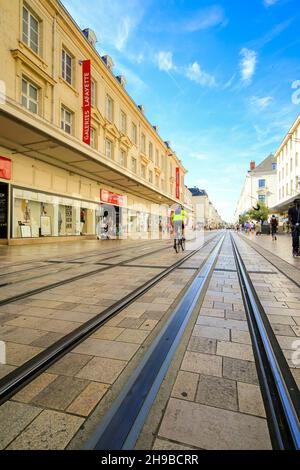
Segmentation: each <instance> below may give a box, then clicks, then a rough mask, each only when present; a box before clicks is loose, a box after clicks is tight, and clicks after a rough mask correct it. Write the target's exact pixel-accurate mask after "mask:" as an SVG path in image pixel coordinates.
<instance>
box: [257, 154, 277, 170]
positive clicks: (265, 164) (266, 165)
mask: <svg viewBox="0 0 300 470" xmlns="http://www.w3.org/2000/svg"><path fill="white" fill-rule="evenodd" d="M276 162H277V159H276V157H275V156H274V155H273V154H272V153H271V154H270V155H269V156H268V157H267V158H265V159H264V160H263V161H262V162H261V163H260V164H259V165H257V167H256V168H255V169H254V170H252V171H251V173H256V172H261V173H263V172H268V171H274V172H275V171H276V169H275V170H274V169H273V168H272V164H273V163H276Z"/></svg>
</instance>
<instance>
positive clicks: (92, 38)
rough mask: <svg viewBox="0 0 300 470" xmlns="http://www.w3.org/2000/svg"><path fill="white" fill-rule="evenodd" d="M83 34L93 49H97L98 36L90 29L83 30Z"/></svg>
mask: <svg viewBox="0 0 300 470" xmlns="http://www.w3.org/2000/svg"><path fill="white" fill-rule="evenodd" d="M82 32H83V34H84V35H85V37H86V38H87V40H88V41H89V43H90V45H91V46H92V47H96V42H97V36H96V34H95V33H94V31H93V30H92V29H90V28H86V29H83V30H82Z"/></svg>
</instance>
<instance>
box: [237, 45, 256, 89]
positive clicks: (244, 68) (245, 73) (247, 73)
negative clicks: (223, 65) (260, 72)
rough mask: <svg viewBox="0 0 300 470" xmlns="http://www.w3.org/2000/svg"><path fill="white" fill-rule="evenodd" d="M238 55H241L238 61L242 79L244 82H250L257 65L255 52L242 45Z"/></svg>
mask: <svg viewBox="0 0 300 470" xmlns="http://www.w3.org/2000/svg"><path fill="white" fill-rule="evenodd" d="M240 55H241V56H242V59H241V61H240V70H241V76H242V80H243V81H244V82H250V81H251V79H252V77H253V75H254V73H255V69H256V65H257V53H256V52H255V51H252V50H251V49H247V48H245V47H244V48H243V49H242V50H241V52H240Z"/></svg>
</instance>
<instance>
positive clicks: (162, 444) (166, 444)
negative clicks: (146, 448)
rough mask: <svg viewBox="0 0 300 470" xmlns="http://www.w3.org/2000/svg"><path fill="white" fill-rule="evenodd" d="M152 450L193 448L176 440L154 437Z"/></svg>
mask: <svg viewBox="0 0 300 470" xmlns="http://www.w3.org/2000/svg"><path fill="white" fill-rule="evenodd" d="M152 450H194V449H193V448H192V447H189V446H187V445H181V444H177V443H176V442H171V441H165V440H163V439H155V441H154V445H153V447H152Z"/></svg>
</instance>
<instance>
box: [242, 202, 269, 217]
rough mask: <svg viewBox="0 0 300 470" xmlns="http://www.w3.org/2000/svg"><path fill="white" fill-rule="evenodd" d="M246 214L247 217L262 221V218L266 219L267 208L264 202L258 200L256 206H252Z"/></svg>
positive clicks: (267, 215) (267, 214)
mask: <svg viewBox="0 0 300 470" xmlns="http://www.w3.org/2000/svg"><path fill="white" fill-rule="evenodd" d="M247 215H248V218H249V219H252V220H256V221H257V222H260V221H262V222H263V221H264V220H268V217H269V209H268V207H267V206H266V205H265V204H263V203H262V202H260V203H259V204H257V207H252V209H250V210H249V211H248V213H247Z"/></svg>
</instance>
